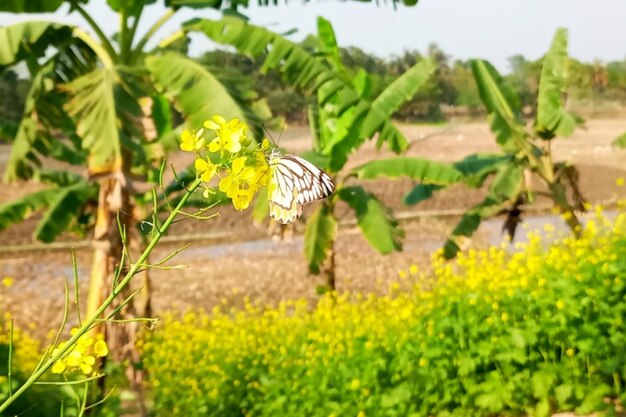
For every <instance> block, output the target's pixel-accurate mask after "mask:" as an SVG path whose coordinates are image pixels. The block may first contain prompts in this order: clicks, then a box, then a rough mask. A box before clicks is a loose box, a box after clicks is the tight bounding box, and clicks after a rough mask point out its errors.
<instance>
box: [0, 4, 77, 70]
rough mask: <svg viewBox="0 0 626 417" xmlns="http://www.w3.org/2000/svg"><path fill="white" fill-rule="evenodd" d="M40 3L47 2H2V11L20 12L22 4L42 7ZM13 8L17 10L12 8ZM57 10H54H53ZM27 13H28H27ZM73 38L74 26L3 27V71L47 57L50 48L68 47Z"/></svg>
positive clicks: (0, 38) (0, 40)
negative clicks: (9, 66)
mask: <svg viewBox="0 0 626 417" xmlns="http://www.w3.org/2000/svg"><path fill="white" fill-rule="evenodd" d="M37 3H52V2H46V1H41V2H38V1H34V2H31V1H10V2H9V4H8V5H7V4H6V2H5V1H3V2H0V10H7V11H14V12H20V10H11V8H15V9H19V6H20V4H23V5H24V6H26V5H27V4H28V5H29V7H30V5H32V6H33V8H36V7H38V6H37ZM12 6H13V7H12ZM54 9H56V7H55V8H53V9H51V10H54ZM23 11H26V10H23ZM71 38H72V26H68V25H62V24H58V23H51V22H24V23H16V24H15V25H11V26H6V27H0V69H2V67H3V66H8V65H13V64H15V63H17V62H19V61H22V60H24V59H27V58H28V59H31V60H33V59H36V58H38V57H42V56H44V55H45V53H46V50H47V49H48V47H49V46H51V45H53V46H59V45H62V44H65V43H67V42H68V40H70V39H71Z"/></svg>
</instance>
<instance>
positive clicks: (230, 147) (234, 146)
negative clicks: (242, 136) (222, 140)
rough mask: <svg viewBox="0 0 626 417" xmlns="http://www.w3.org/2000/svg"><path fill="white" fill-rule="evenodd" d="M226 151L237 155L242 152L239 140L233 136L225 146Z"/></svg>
mask: <svg viewBox="0 0 626 417" xmlns="http://www.w3.org/2000/svg"><path fill="white" fill-rule="evenodd" d="M224 149H226V150H227V151H228V152H232V153H237V152H239V151H240V150H241V143H240V142H239V139H238V138H235V137H233V136H231V137H230V138H229V140H228V141H227V142H226V144H225V145H224Z"/></svg>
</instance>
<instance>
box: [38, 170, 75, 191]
mask: <svg viewBox="0 0 626 417" xmlns="http://www.w3.org/2000/svg"><path fill="white" fill-rule="evenodd" d="M37 179H38V180H39V181H41V182H43V183H48V184H55V185H59V186H62V187H65V186H68V185H72V184H76V183H78V182H81V181H85V178H84V177H83V176H82V175H78V174H74V173H72V172H69V171H60V170H55V169H42V170H41V171H40V172H39V173H38V174H37Z"/></svg>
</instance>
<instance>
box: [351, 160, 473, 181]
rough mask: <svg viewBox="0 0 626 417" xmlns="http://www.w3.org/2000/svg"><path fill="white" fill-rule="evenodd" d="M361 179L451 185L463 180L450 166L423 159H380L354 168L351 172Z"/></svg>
mask: <svg viewBox="0 0 626 417" xmlns="http://www.w3.org/2000/svg"><path fill="white" fill-rule="evenodd" d="M351 174H352V175H355V176H356V177H357V178H360V179H366V180H369V179H374V178H379V177H387V178H393V179H395V178H403V177H406V178H411V179H413V180H419V181H422V182H425V183H428V184H439V185H449V184H454V183H456V182H458V181H459V180H460V179H461V173H460V172H459V171H457V170H456V169H455V168H454V167H452V166H451V165H449V164H445V163H442V162H436V161H432V160H430V159H423V158H409V157H397V158H389V159H378V160H374V161H371V162H367V163H365V164H363V165H360V166H358V167H356V168H354V169H353V170H352V172H351Z"/></svg>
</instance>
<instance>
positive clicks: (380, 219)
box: [337, 186, 404, 254]
mask: <svg viewBox="0 0 626 417" xmlns="http://www.w3.org/2000/svg"><path fill="white" fill-rule="evenodd" d="M337 194H338V195H339V198H341V199H342V200H343V201H345V202H346V203H348V205H349V206H350V207H351V208H352V209H353V210H354V211H355V214H356V219H357V223H358V225H359V227H360V228H361V231H362V232H363V235H364V236H365V239H367V241H368V242H369V244H370V245H371V246H372V247H373V248H375V249H376V250H378V251H379V252H380V253H383V254H386V253H390V252H393V251H398V250H401V249H402V241H401V239H402V237H404V231H403V230H402V229H400V227H399V226H398V221H397V220H396V219H395V218H394V217H393V215H392V214H391V212H390V210H389V209H388V208H387V207H385V206H384V205H383V204H382V203H381V202H380V201H379V200H378V199H376V197H374V195H372V194H370V193H368V192H366V191H365V190H364V189H363V188H362V187H358V186H356V187H345V188H342V189H341V190H339V191H338V193H337Z"/></svg>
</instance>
